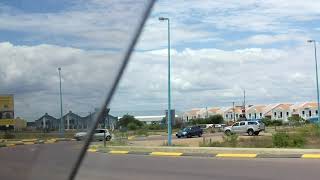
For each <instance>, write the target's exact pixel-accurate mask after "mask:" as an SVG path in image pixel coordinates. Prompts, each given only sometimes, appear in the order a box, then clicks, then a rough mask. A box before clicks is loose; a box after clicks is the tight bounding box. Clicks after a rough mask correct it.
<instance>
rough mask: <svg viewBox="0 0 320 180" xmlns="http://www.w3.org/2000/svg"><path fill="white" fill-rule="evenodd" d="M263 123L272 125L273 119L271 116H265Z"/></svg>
mask: <svg viewBox="0 0 320 180" xmlns="http://www.w3.org/2000/svg"><path fill="white" fill-rule="evenodd" d="M262 122H263V124H265V125H266V126H271V125H272V121H271V120H270V119H269V118H263V119H262Z"/></svg>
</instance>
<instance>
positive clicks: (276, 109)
mask: <svg viewBox="0 0 320 180" xmlns="http://www.w3.org/2000/svg"><path fill="white" fill-rule="evenodd" d="M292 105H293V104H290V103H281V104H276V105H274V106H273V107H272V108H271V109H270V110H268V111H267V112H266V113H265V114H264V116H265V117H269V118H270V119H271V120H282V121H288V117H290V116H291V115H292V112H291V108H290V107H291V106H292Z"/></svg>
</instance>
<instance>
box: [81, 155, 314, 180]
mask: <svg viewBox="0 0 320 180" xmlns="http://www.w3.org/2000/svg"><path fill="white" fill-rule="evenodd" d="M319 169H320V160H306V159H249V160H245V159H217V158H198V157H151V156H137V155H106V154H100V153H91V154H89V155H88V156H87V158H86V160H85V162H84V164H83V166H82V167H81V170H80V172H79V174H78V178H77V180H86V179H91V180H101V179H108V180H164V179H165V180H169V179H172V180H309V179H310V180H314V179H319V172H320V171H319Z"/></svg>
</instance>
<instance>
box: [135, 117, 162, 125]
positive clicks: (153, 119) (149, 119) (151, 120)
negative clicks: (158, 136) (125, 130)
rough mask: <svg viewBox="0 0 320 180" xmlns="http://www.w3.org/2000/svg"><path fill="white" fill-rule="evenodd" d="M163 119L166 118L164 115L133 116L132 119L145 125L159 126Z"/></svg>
mask: <svg viewBox="0 0 320 180" xmlns="http://www.w3.org/2000/svg"><path fill="white" fill-rule="evenodd" d="M165 117H166V116H165V115H160V116H135V117H134V118H136V119H137V120H139V121H141V122H144V123H146V124H153V123H157V124H160V123H161V122H162V120H163V118H165Z"/></svg>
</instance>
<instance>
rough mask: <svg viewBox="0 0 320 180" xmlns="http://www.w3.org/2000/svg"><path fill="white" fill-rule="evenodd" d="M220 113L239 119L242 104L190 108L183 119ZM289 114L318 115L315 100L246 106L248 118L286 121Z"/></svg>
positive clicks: (314, 116)
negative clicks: (226, 106)
mask: <svg viewBox="0 0 320 180" xmlns="http://www.w3.org/2000/svg"><path fill="white" fill-rule="evenodd" d="M215 114H220V115H222V116H223V118H224V119H225V120H226V121H234V120H236V121H237V120H239V119H240V115H241V114H242V106H235V107H234V108H233V107H228V108H219V107H215V108H209V109H207V108H202V109H192V110H191V111H187V112H186V113H185V114H184V118H183V120H185V121H186V120H187V121H188V120H190V119H196V118H206V117H209V116H211V115H215ZM291 116H300V117H302V118H304V119H309V118H316V117H318V106H317V103H316V102H305V103H297V104H293V103H277V104H269V105H250V106H248V107H246V118H247V119H250V120H256V119H262V118H269V119H271V120H281V121H284V122H286V121H288V118H289V117H291Z"/></svg>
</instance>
